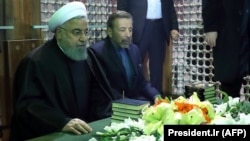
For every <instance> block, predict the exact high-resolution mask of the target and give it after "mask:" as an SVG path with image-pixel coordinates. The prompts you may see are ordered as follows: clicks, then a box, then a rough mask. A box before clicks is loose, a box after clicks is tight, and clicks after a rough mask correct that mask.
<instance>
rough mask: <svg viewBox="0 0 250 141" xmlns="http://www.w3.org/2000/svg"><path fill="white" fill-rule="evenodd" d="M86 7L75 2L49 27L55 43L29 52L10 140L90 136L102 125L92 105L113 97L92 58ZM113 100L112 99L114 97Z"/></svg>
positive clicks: (19, 75) (17, 82)
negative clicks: (95, 124)
mask: <svg viewBox="0 0 250 141" xmlns="http://www.w3.org/2000/svg"><path fill="white" fill-rule="evenodd" d="M87 20H88V19H87V11H86V7H85V5H84V4H83V3H82V2H77V1H74V2H70V3H68V4H66V5H64V6H62V7H61V8H60V9H58V10H57V11H56V12H55V13H54V14H53V15H52V17H51V18H50V20H49V22H48V27H49V30H50V31H51V32H53V33H55V35H54V37H53V39H51V40H48V41H47V42H45V43H44V44H43V45H41V46H40V47H38V48H36V49H34V50H33V51H31V53H29V54H28V55H27V56H26V57H25V58H24V59H23V60H22V61H21V63H20V64H19V67H18V69H17V71H16V74H15V79H14V90H13V91H14V93H13V97H14V114H13V117H12V124H11V134H10V140H15V141H17V140H27V139H30V138H35V137H38V136H42V135H45V134H49V133H52V132H60V131H61V132H70V133H73V134H85V133H89V132H91V131H92V128H91V127H90V126H89V125H88V122H91V121H94V120H98V118H96V117H95V116H94V115H93V113H95V112H92V110H94V109H95V105H94V104H95V103H93V102H91V99H94V98H93V97H94V96H95V94H96V93H101V94H103V95H109V90H106V89H105V88H106V83H103V82H105V81H103V80H101V79H102V77H100V74H99V72H98V69H96V67H95V68H93V66H95V64H93V62H94V61H93V60H91V59H90V58H89V57H88V55H87V54H88V53H87V34H88V22H87ZM109 98H110V99H112V98H111V97H109Z"/></svg>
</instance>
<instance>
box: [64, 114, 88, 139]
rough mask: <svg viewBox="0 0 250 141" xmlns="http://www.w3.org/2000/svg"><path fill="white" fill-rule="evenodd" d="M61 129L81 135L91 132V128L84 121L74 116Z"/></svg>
mask: <svg viewBox="0 0 250 141" xmlns="http://www.w3.org/2000/svg"><path fill="white" fill-rule="evenodd" d="M62 131H64V132H70V133H74V134H77V135H81V134H86V133H89V132H91V131H92V128H91V127H90V126H89V125H88V124H87V123H86V122H85V121H82V120H81V119H78V118H74V119H71V120H70V121H69V122H68V123H67V124H66V125H65V126H64V127H63V129H62Z"/></svg>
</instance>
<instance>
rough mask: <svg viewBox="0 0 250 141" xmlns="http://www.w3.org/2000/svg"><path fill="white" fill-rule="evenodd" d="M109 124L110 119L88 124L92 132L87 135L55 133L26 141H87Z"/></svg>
mask: <svg viewBox="0 0 250 141" xmlns="http://www.w3.org/2000/svg"><path fill="white" fill-rule="evenodd" d="M110 122H111V120H110V118H105V119H102V120H98V121H94V122H91V123H89V125H90V126H91V127H92V129H93V131H92V132H91V133H88V134H83V135H74V134H70V133H65V132H55V133H52V134H48V135H44V136H41V137H37V138H33V139H30V140H28V141H88V140H89V139H90V138H92V137H93V135H94V134H95V133H96V132H97V131H104V127H105V126H107V125H109V124H110Z"/></svg>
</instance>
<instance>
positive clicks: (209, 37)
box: [205, 32, 218, 47]
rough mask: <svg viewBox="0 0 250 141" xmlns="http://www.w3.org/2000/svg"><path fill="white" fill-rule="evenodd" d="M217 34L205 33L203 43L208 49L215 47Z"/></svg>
mask: <svg viewBox="0 0 250 141" xmlns="http://www.w3.org/2000/svg"><path fill="white" fill-rule="evenodd" d="M217 36H218V33H217V32H207V33H205V41H206V42H207V44H208V45H209V46H210V47H215V46H216V39H217Z"/></svg>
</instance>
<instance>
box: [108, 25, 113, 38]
mask: <svg viewBox="0 0 250 141" xmlns="http://www.w3.org/2000/svg"><path fill="white" fill-rule="evenodd" d="M107 34H108V36H109V37H112V29H111V28H110V27H108V29H107Z"/></svg>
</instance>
